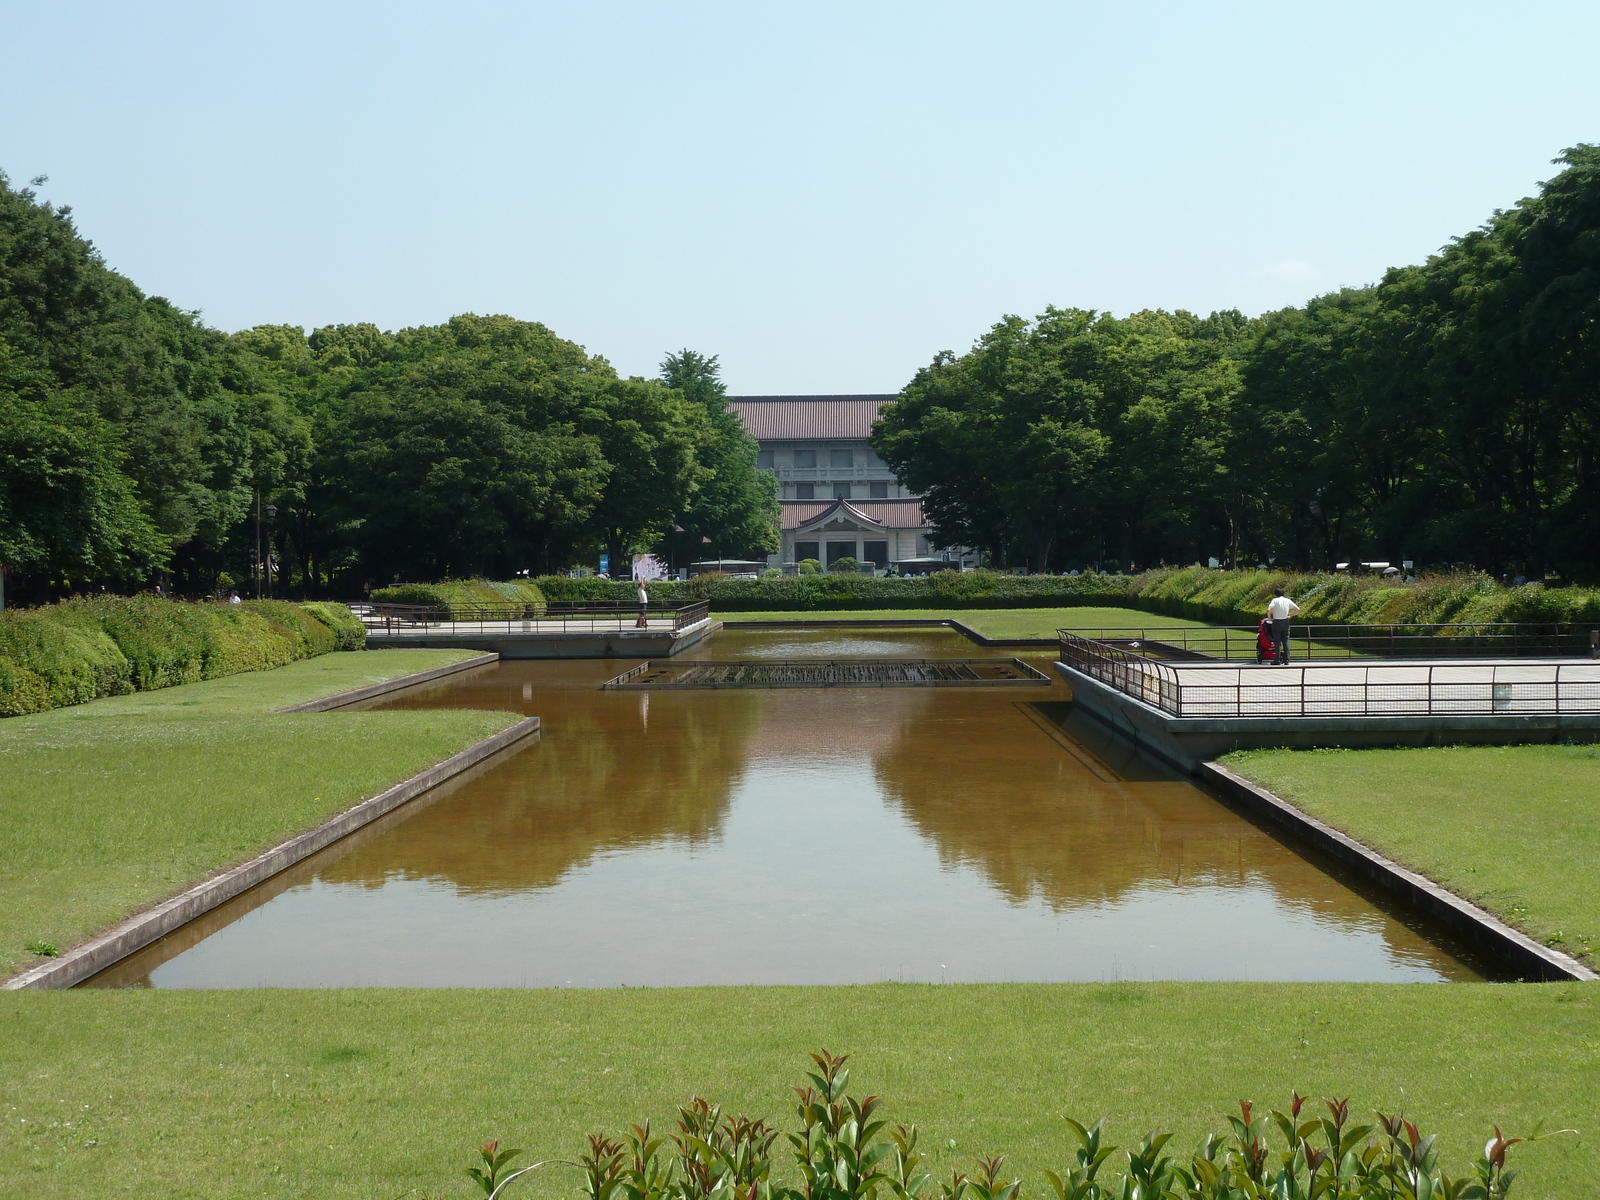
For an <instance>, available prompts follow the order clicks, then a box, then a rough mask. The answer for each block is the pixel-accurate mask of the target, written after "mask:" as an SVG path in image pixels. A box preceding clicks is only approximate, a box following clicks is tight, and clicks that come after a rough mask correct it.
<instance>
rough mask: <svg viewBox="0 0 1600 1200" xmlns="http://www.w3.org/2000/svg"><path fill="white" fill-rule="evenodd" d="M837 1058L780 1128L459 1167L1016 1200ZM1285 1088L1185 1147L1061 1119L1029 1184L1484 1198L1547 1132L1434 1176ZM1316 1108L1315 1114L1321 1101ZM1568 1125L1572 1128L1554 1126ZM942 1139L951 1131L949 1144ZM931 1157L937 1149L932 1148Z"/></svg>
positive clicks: (1076, 1198)
mask: <svg viewBox="0 0 1600 1200" xmlns="http://www.w3.org/2000/svg"><path fill="white" fill-rule="evenodd" d="M848 1057H849V1056H848V1055H833V1054H829V1053H828V1052H827V1051H826V1050H823V1051H820V1052H819V1053H816V1054H813V1055H812V1056H811V1059H812V1062H813V1063H814V1064H815V1068H816V1069H815V1070H810V1071H807V1073H806V1079H805V1081H804V1082H803V1083H802V1085H801V1086H799V1087H795V1088H792V1089H791V1091H792V1092H793V1094H794V1097H795V1099H794V1101H792V1102H791V1104H792V1110H793V1113H794V1117H795V1122H796V1124H795V1131H794V1132H789V1133H783V1134H782V1136H780V1132H781V1131H780V1130H779V1128H778V1127H777V1126H775V1125H774V1124H772V1123H770V1122H768V1121H767V1120H766V1119H765V1118H760V1117H758V1118H755V1119H753V1120H752V1119H751V1118H749V1117H746V1116H743V1115H740V1116H737V1117H736V1116H733V1115H732V1114H728V1113H724V1112H723V1110H722V1107H721V1106H720V1105H717V1104H712V1103H710V1102H708V1101H706V1100H704V1099H702V1098H700V1097H699V1096H696V1097H693V1098H692V1099H690V1100H689V1102H688V1103H687V1104H685V1105H683V1106H681V1107H680V1108H679V1109H678V1115H677V1121H676V1125H677V1130H678V1132H677V1134H676V1135H675V1136H671V1137H660V1136H655V1137H652V1136H651V1132H650V1129H651V1123H650V1122H649V1121H648V1120H645V1121H641V1122H639V1123H637V1124H634V1125H630V1126H629V1127H628V1132H627V1133H624V1134H623V1135H622V1136H621V1137H620V1138H615V1139H614V1138H610V1137H607V1136H605V1135H604V1134H590V1135H589V1136H588V1138H587V1145H586V1147H585V1148H584V1149H582V1150H581V1151H580V1152H579V1153H578V1155H577V1156H576V1157H577V1161H569V1160H562V1159H546V1160H545V1162H543V1163H534V1164H531V1165H529V1166H524V1167H516V1166H513V1165H512V1164H513V1161H514V1160H515V1159H516V1158H518V1157H519V1156H521V1154H522V1153H523V1152H522V1151H521V1150H509V1149H508V1150H501V1149H500V1142H499V1139H494V1140H492V1141H488V1142H485V1143H484V1144H483V1149H482V1150H481V1151H480V1153H479V1159H480V1161H481V1162H482V1163H483V1166H482V1167H477V1166H473V1167H468V1168H467V1170H466V1174H467V1175H468V1176H470V1177H471V1178H472V1180H473V1182H474V1183H476V1184H477V1185H478V1187H479V1188H480V1189H481V1190H482V1192H483V1194H484V1195H485V1196H486V1197H488V1198H489V1200H501V1198H502V1197H504V1196H506V1194H507V1192H506V1189H507V1188H508V1187H509V1186H510V1185H511V1183H512V1182H513V1181H514V1180H515V1179H516V1178H517V1177H518V1176H520V1175H523V1174H526V1173H528V1172H530V1171H533V1170H534V1169H536V1168H540V1167H544V1166H559V1165H564V1166H567V1167H575V1168H577V1169H579V1170H580V1171H581V1172H582V1174H583V1179H582V1182H581V1183H579V1184H578V1187H577V1190H578V1193H579V1195H580V1196H582V1197H584V1198H585V1200H606V1198H607V1197H610V1196H616V1197H626V1198H627V1200H874V1198H875V1197H878V1198H883V1200H1018V1197H1019V1196H1020V1195H1021V1193H1022V1187H1023V1183H1022V1180H1020V1179H1017V1178H1014V1177H1013V1178H1008V1177H1007V1176H1008V1175H1010V1172H1009V1171H1008V1170H1007V1169H1006V1167H1005V1162H1006V1158H1005V1155H991V1156H987V1157H976V1158H974V1159H973V1162H972V1166H971V1167H969V1168H968V1169H967V1170H961V1169H960V1168H955V1169H954V1170H953V1171H952V1174H951V1177H950V1180H949V1182H943V1181H935V1179H934V1178H933V1170H934V1163H933V1161H932V1159H931V1158H930V1156H929V1155H928V1154H925V1153H924V1152H923V1151H922V1150H921V1149H920V1147H919V1140H920V1138H919V1134H918V1131H917V1127H916V1126H915V1125H895V1126H893V1127H891V1126H890V1124H889V1122H888V1121H887V1120H885V1119H884V1118H883V1116H882V1114H881V1112H880V1109H881V1108H882V1106H883V1098H882V1097H881V1096H864V1097H861V1098H859V1099H857V1098H856V1097H855V1096H852V1095H851V1094H850V1091H849V1086H850V1072H849V1071H848V1070H846V1069H845V1061H846V1059H847V1058H848ZM1306 1108H1307V1105H1306V1100H1305V1098H1304V1097H1302V1096H1301V1095H1300V1094H1299V1093H1298V1092H1294V1093H1292V1094H1291V1095H1290V1098H1289V1103H1288V1104H1287V1105H1285V1106H1284V1110H1277V1109H1274V1110H1271V1111H1270V1112H1262V1113H1259V1114H1258V1112H1257V1109H1256V1106H1255V1105H1254V1104H1252V1103H1251V1102H1250V1101H1248V1100H1241V1101H1240V1102H1239V1116H1237V1117H1235V1116H1232V1115H1229V1116H1228V1117H1227V1124H1226V1125H1225V1126H1224V1129H1225V1130H1226V1132H1224V1133H1220V1134H1219V1133H1212V1134H1210V1135H1209V1136H1207V1138H1206V1139H1205V1141H1204V1142H1202V1143H1201V1145H1200V1147H1199V1149H1197V1150H1196V1151H1194V1152H1193V1153H1191V1154H1173V1153H1169V1152H1168V1151H1167V1145H1168V1143H1169V1142H1170V1141H1171V1140H1172V1135H1171V1134H1169V1133H1160V1132H1151V1133H1147V1134H1145V1135H1144V1136H1143V1137H1141V1138H1139V1139H1138V1140H1137V1142H1135V1143H1134V1144H1133V1145H1130V1146H1128V1147H1126V1148H1125V1149H1123V1157H1122V1161H1121V1162H1118V1161H1117V1160H1116V1159H1114V1158H1113V1157H1112V1156H1113V1155H1114V1154H1115V1152H1116V1150H1117V1149H1118V1147H1116V1146H1113V1145H1110V1144H1109V1142H1108V1140H1107V1137H1106V1133H1107V1130H1106V1118H1104V1117H1102V1118H1101V1119H1100V1120H1098V1121H1096V1122H1094V1123H1093V1124H1092V1125H1090V1124H1084V1123H1082V1122H1079V1121H1075V1120H1073V1119H1072V1118H1071V1117H1065V1118H1064V1123H1065V1125H1066V1127H1067V1130H1068V1131H1069V1132H1070V1133H1071V1137H1072V1141H1071V1142H1070V1143H1069V1147H1070V1160H1069V1161H1067V1162H1064V1163H1061V1164H1060V1165H1059V1166H1058V1168H1057V1169H1056V1170H1053V1171H1052V1170H1048V1169H1047V1170H1045V1171H1044V1172H1043V1174H1044V1181H1045V1183H1046V1184H1047V1187H1046V1188H1044V1189H1040V1191H1039V1194H1040V1195H1044V1196H1051V1197H1054V1198H1055V1200H1131V1198H1132V1197H1140V1198H1141V1200H1251V1198H1261V1200H1264V1198H1265V1197H1268V1196H1271V1197H1276V1198H1278V1200H1396V1198H1409V1200H1420V1198H1421V1197H1423V1196H1430V1197H1438V1198H1440V1200H1449V1198H1452V1197H1453V1198H1457V1200H1472V1198H1476V1200H1499V1198H1503V1197H1505V1196H1506V1195H1507V1194H1508V1192H1509V1191H1510V1190H1511V1186H1512V1182H1513V1180H1515V1179H1516V1177H1517V1175H1518V1172H1517V1171H1516V1170H1515V1169H1508V1168H1507V1166H1506V1161H1507V1154H1508V1152H1509V1151H1511V1150H1512V1148H1513V1147H1515V1146H1519V1145H1522V1146H1526V1145H1528V1144H1529V1143H1532V1142H1535V1141H1539V1140H1542V1139H1543V1138H1545V1137H1548V1136H1552V1135H1550V1134H1545V1133H1542V1132H1541V1131H1540V1130H1539V1129H1537V1128H1536V1129H1535V1130H1533V1131H1532V1132H1531V1133H1530V1134H1528V1135H1527V1136H1526V1137H1524V1138H1508V1137H1505V1136H1504V1135H1502V1134H1501V1132H1500V1130H1499V1128H1498V1127H1495V1128H1494V1133H1493V1136H1491V1137H1490V1138H1489V1140H1488V1142H1487V1143H1486V1144H1485V1146H1484V1148H1483V1153H1482V1154H1481V1155H1479V1156H1478V1159H1477V1161H1476V1162H1475V1163H1474V1164H1473V1165H1472V1166H1471V1167H1470V1168H1469V1169H1468V1171H1469V1173H1468V1174H1466V1175H1463V1176H1458V1177H1451V1176H1449V1175H1447V1174H1446V1173H1445V1170H1444V1167H1443V1164H1442V1157H1443V1156H1442V1154H1441V1152H1440V1147H1439V1146H1438V1145H1437V1139H1436V1138H1435V1137H1429V1136H1425V1135H1424V1134H1423V1133H1422V1132H1421V1131H1419V1130H1418V1128H1417V1126H1416V1123H1415V1122H1414V1121H1411V1120H1408V1119H1407V1118H1406V1117H1404V1116H1403V1115H1399V1114H1397V1115H1395V1116H1389V1115H1387V1114H1385V1113H1382V1112H1379V1113H1375V1114H1374V1116H1375V1117H1376V1120H1375V1121H1372V1122H1364V1121H1363V1120H1362V1119H1361V1117H1360V1116H1359V1115H1357V1116H1355V1117H1354V1118H1353V1119H1352V1115H1351V1111H1350V1102H1349V1100H1347V1099H1346V1100H1324V1101H1323V1102H1322V1104H1321V1105H1320V1106H1317V1107H1316V1108H1314V1109H1311V1110H1309V1111H1303V1110H1306ZM1324 1110H1325V1111H1324ZM1559 1132H1561V1133H1571V1132H1574V1131H1573V1130H1560V1131H1559ZM949 1145H950V1147H951V1148H952V1149H953V1148H954V1146H955V1143H954V1142H951V1143H949ZM775 1146H781V1147H783V1148H784V1149H785V1150H786V1151H787V1152H788V1153H789V1155H790V1157H791V1158H792V1159H793V1162H794V1168H795V1172H796V1174H797V1175H798V1177H799V1184H800V1186H799V1187H785V1186H783V1185H781V1184H778V1183H776V1182H774V1181H773V1179H772V1173H773V1161H772V1160H773V1158H774V1157H775V1155H774V1153H773V1149H774V1147H775ZM934 1157H937V1155H935V1156H934Z"/></svg>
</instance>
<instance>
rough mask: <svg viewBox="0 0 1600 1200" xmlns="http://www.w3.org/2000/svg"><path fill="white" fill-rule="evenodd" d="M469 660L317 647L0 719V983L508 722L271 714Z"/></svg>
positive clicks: (477, 717) (497, 718)
mask: <svg viewBox="0 0 1600 1200" xmlns="http://www.w3.org/2000/svg"><path fill="white" fill-rule="evenodd" d="M469 654H470V652H469V651H454V650H384V651H379V652H370V653H367V652H355V653H343V654H330V655H325V656H322V657H319V658H314V659H309V660H306V661H302V662H297V663H293V664H291V665H289V666H285V667H280V668H278V669H276V670H272V671H259V672H253V673H250V674H244V675H232V676H229V677H227V678H225V679H216V680H211V681H208V682H205V683H193V684H184V685H181V686H177V687H170V688H165V689H163V690H161V691H156V692H141V693H136V694H134V695H131V696H118V697H114V698H111V699H105V700H96V701H93V702H91V703H88V704H82V705H78V706H76V707H73V708H66V709H59V710H56V711H53V712H46V713H38V714H35V715H32V716H26V717H13V718H11V719H9V720H6V721H4V722H0V977H4V976H6V975H10V974H12V973H13V972H15V971H17V970H19V969H21V968H23V967H26V966H29V965H31V964H32V963H34V962H37V961H39V959H38V956H37V955H35V954H33V953H31V952H29V951H28V950H27V949H26V946H27V944H28V943H30V942H35V941H39V942H47V943H51V944H53V945H55V946H57V947H58V948H59V949H62V950H65V949H66V948H67V947H68V946H70V945H72V944H74V943H76V942H78V941H81V940H83V939H84V938H86V937H89V936H92V935H93V934H95V933H97V932H99V931H100V930H102V929H104V928H106V927H108V926H110V925H113V924H115V923H116V922H117V921H119V920H121V919H122V918H124V917H126V916H128V915H129V914H131V913H133V912H137V911H138V910H140V909H141V908H144V907H147V906H149V905H150V904H153V903H156V902H158V901H160V900H161V899H163V898H164V897H166V896H169V895H172V894H174V893H175V892H178V891H180V890H182V889H183V888H184V887H185V886H187V885H189V884H192V883H194V882H195V881H196V880H199V879H202V878H204V877H205V876H206V875H207V874H208V873H209V872H211V871H212V870H214V869H216V868H219V867H224V866H228V865H231V864H232V863H235V862H241V861H243V860H245V859H247V858H249V857H251V856H252V855H254V854H257V853H259V852H260V851H261V850H263V849H265V848H266V847H268V846H270V845H273V844H274V843H276V842H278V841H280V840H282V839H283V838H284V837H287V836H289V835H290V834H292V833H294V832H296V831H298V830H300V829H304V828H307V827H309V826H312V825H315V824H317V823H318V822H319V821H322V820H324V819H326V818H327V817H328V816H330V815H331V814H333V813H335V812H338V811H339V810H340V809H343V808H347V807H348V806H350V805H351V804H354V803H356V802H357V801H359V800H361V799H362V798H364V797H366V796H370V795H374V794H375V793H377V792H379V791H381V790H382V789H383V788H385V787H387V786H389V785H390V784H393V783H396V782H398V781H399V780H402V779H405V778H407V777H409V776H411V775H414V774H416V773H417V772H418V771H420V770H423V769H424V768H426V767H428V766H430V765H431V764H433V763H436V762H439V761H440V760H442V759H445V758H448V757H449V756H450V755H452V754H454V753H455V752H457V751H458V750H461V749H463V748H464V747H466V746H468V745H470V744H471V743H472V742H474V741H476V740H478V739H479V738H482V737H486V736H488V735H489V734H491V733H493V732H495V731H496V730H499V729H503V728H504V727H505V726H507V725H509V724H511V723H512V721H514V720H515V719H516V718H515V717H514V715H512V714H510V713H495V712H449V711H431V712H382V713H304V714H279V713H275V712H273V711H272V710H274V709H278V708H283V707H286V706H288V705H292V704H298V703H301V702H303V701H306V700H313V699H316V698H318V697H320V696H328V695H332V694H333V693H335V692H342V691H346V690H348V689H351V688H356V687H362V686H364V685H366V684H369V683H376V682H378V681H380V680H384V679H393V678H395V677H397V676H400V675H406V674H410V673H411V672H413V671H421V670H426V669H428V668H430V667H437V666H442V665H444V664H445V663H448V662H452V661H455V660H457V659H460V658H464V657H467V656H468V655H469Z"/></svg>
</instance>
